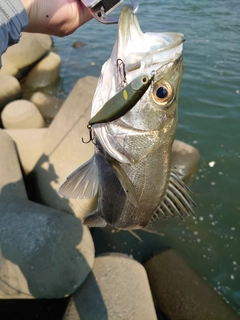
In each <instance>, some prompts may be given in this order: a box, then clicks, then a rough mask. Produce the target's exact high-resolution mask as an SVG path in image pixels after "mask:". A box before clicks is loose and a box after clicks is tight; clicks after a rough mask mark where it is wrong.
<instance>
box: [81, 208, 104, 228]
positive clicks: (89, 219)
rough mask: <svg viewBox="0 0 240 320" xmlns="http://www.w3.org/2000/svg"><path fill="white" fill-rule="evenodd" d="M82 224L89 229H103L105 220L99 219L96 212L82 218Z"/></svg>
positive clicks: (99, 216)
mask: <svg viewBox="0 0 240 320" xmlns="http://www.w3.org/2000/svg"><path fill="white" fill-rule="evenodd" d="M83 224H84V225H86V226H88V227H89V228H91V227H98V228H104V227H106V225H107V222H106V220H105V219H104V218H103V217H101V215H100V214H99V212H98V211H94V212H92V213H90V214H89V215H87V216H86V217H84V218H83Z"/></svg>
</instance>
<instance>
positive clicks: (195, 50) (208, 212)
mask: <svg viewBox="0 0 240 320" xmlns="http://www.w3.org/2000/svg"><path fill="white" fill-rule="evenodd" d="M138 16H139V20H140V24H141V27H142V29H143V30H144V31H159V32H162V31H177V32H182V33H184V35H185V38H186V42H185V44H184V59H185V71H184V76H183V80H182V85H181V91H180V102H179V126H178V131H177V138H178V139H180V140H183V141H185V142H187V143H190V144H192V145H194V146H195V147H197V148H198V149H199V151H200V153H201V161H200V165H199V169H198V171H197V173H196V176H195V178H194V180H193V183H192V185H191V189H192V191H193V197H194V200H195V202H196V203H197V205H198V208H197V209H196V214H197V218H196V219H192V218H188V219H187V220H186V221H185V222H184V223H182V222H179V220H170V219H169V220H161V221H158V222H156V223H155V228H156V229H157V230H159V231H160V232H161V233H163V234H164V236H162V237H160V236H156V235H152V234H147V233H143V232H139V233H140V236H141V237H142V239H143V240H144V241H143V243H140V242H139V241H138V240H137V239H135V238H134V237H133V236H132V235H130V234H129V233H127V232H120V233H114V232H112V230H111V229H110V228H106V229H94V231H93V236H94V240H95V245H96V252H97V253H99V252H102V251H117V252H124V253H127V254H130V255H132V256H133V257H134V258H135V259H137V260H139V261H142V260H143V259H146V258H147V257H148V256H150V255H151V254H153V253H155V252H158V251H159V249H160V248H162V247H164V246H172V247H174V248H176V249H177V251H178V252H179V253H180V254H182V255H183V257H184V258H185V259H186V260H187V261H188V263H189V264H190V265H191V266H192V268H194V269H195V270H196V271H197V272H198V273H199V274H200V275H201V276H202V277H203V278H204V279H206V281H208V282H210V284H211V285H212V286H213V287H214V288H215V290H216V291H218V292H219V293H220V294H221V295H222V296H223V297H224V299H225V300H226V301H227V302H229V303H230V304H231V306H232V307H233V308H235V310H236V311H237V312H238V313H239V314H240V272H239V271H240V267H239V266H240V145H239V138H240V130H239V126H240V2H239V0H236V1H234V0H229V1H221V0H213V1H206V0H202V1H196V0H191V1H190V0H182V1H177V0H170V1H167V2H166V1H164V2H163V1H157V0H155V1H141V0H140V8H139V14H138ZM116 30H117V27H116V26H104V25H100V24H99V23H98V22H96V21H91V22H90V23H88V24H86V25H85V26H83V27H82V28H80V29H79V30H78V31H77V32H75V34H73V35H71V36H69V37H66V38H64V39H58V38H54V43H55V46H56V50H57V51H58V52H59V54H60V55H61V56H62V61H63V62H62V69H61V76H62V78H63V85H62V87H61V89H60V92H59V93H60V95H62V96H66V95H67V94H68V93H69V92H70V90H71V89H72V87H73V86H74V84H75V82H76V80H77V79H78V78H80V77H83V76H86V75H95V76H99V73H100V68H101V65H102V63H103V62H104V61H105V60H106V59H107V58H108V56H109V55H110V52H111V49H112V45H113V43H114V41H115V37H116ZM77 40H78V41H82V42H84V43H85V44H86V46H85V47H84V48H82V49H80V50H77V49H73V48H72V47H71V45H72V43H73V42H74V41H77ZM80 139H81V137H79V140H80ZM209 164H210V165H209ZM211 165H212V166H211Z"/></svg>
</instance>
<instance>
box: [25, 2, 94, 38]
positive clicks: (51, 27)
mask: <svg viewBox="0 0 240 320" xmlns="http://www.w3.org/2000/svg"><path fill="white" fill-rule="evenodd" d="M22 3H23V5H24V7H25V9H26V11H27V14H28V18H29V25H28V27H27V29H25V30H24V31H26V32H38V33H45V34H51V35H56V36H60V37H63V36H66V35H68V34H71V33H73V32H74V31H75V30H76V29H77V28H78V27H80V26H81V25H83V24H84V23H85V22H87V21H88V20H90V19H91V18H92V15H91V14H90V12H89V10H88V9H87V8H86V7H85V6H84V5H83V4H82V2H81V1H79V0H22Z"/></svg>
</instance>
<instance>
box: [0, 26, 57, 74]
mask: <svg viewBox="0 0 240 320" xmlns="http://www.w3.org/2000/svg"><path fill="white" fill-rule="evenodd" d="M51 47H52V39H51V37H50V36H49V35H45V34H39V33H25V32H23V33H22V35H21V39H20V41H19V43H17V44H15V45H14V46H11V47H9V48H8V49H7V51H6V52H5V53H4V54H3V55H2V68H1V70H0V73H1V74H9V75H12V76H15V77H17V78H18V79H20V78H21V77H22V75H23V72H24V70H26V69H28V68H29V67H31V66H32V65H33V64H34V63H36V62H37V61H38V60H39V59H40V58H41V57H43V56H44V55H45V54H46V53H47V52H48V51H49V50H50V49H51Z"/></svg>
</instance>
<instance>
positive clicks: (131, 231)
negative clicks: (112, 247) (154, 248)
mask: <svg viewBox="0 0 240 320" xmlns="http://www.w3.org/2000/svg"><path fill="white" fill-rule="evenodd" d="M128 231H129V232H130V233H131V234H132V235H133V236H134V237H135V238H137V239H138V240H139V241H141V242H143V241H142V239H141V238H140V237H139V235H138V234H137V233H136V232H135V231H133V230H128Z"/></svg>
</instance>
